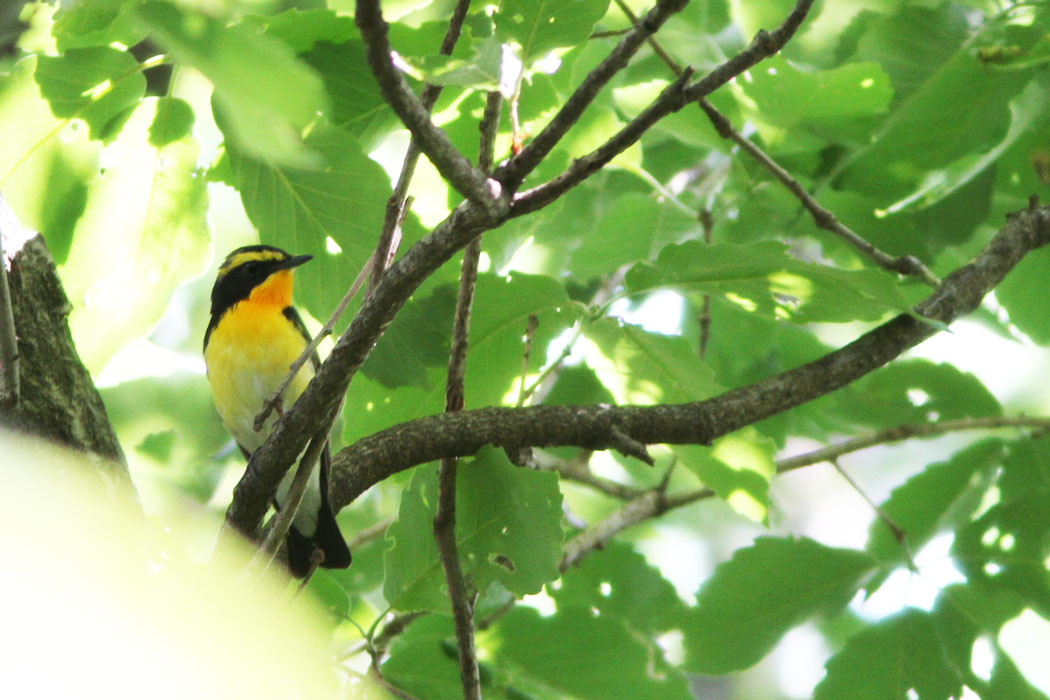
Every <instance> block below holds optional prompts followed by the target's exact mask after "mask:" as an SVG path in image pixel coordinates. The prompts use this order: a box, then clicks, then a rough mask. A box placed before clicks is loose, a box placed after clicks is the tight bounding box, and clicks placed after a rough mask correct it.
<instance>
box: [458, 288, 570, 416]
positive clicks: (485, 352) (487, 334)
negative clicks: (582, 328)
mask: <svg viewBox="0 0 1050 700" xmlns="http://www.w3.org/2000/svg"><path fill="white" fill-rule="evenodd" d="M580 313H581V309H580V306H579V305H578V304H575V303H574V302H572V301H571V300H570V299H569V295H568V294H567V293H566V292H565V288H564V287H563V286H562V285H561V284H560V283H558V282H557V281H556V280H553V279H551V278H549V277H543V276H540V275H524V274H519V273H513V274H511V275H508V276H507V277H499V276H497V275H492V274H482V275H478V282H477V286H476V288H475V290H474V312H473V314H472V316H471V319H470V353H469V355H468V358H467V376H466V380H465V390H466V401H467V406H468V407H480V406H492V405H499V404H501V403H503V402H504V396H505V395H507V393H508V391H510V392H511V393H512V396H513V399H516V398H517V389H518V387H519V385H520V380H521V370H522V358H523V357H524V353H525V342H524V336H525V332H526V330H527V328H528V327H529V325H530V321H529V319H530V316H534V317H535V318H536V320H537V324H536V327H535V329H533V331H532V349H531V352H530V354H529V368H528V371H529V373H530V374H534V373H536V372H538V371H539V370H540V368H542V367H543V366H544V365H545V364H546V361H547V357H546V348H547V346H548V345H549V344H550V342H551V341H552V340H553V339H554V338H555V337H556V336H557V335H558V334H560V333H561V332H563V331H564V330H565V329H566V328H569V327H570V326H571V325H572V324H573V323H574V322H575V321H576V319H577V318H579V315H580ZM449 323H450V324H451V320H450V321H449ZM449 328H451V325H450V326H449ZM528 383H531V380H529V382H528ZM442 392H444V388H442ZM512 402H513V401H512Z"/></svg>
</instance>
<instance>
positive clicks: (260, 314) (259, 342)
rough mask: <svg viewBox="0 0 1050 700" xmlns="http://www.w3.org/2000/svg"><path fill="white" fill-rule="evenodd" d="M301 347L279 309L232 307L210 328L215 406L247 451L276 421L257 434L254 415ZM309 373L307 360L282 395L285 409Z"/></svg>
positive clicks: (247, 304) (250, 303)
mask: <svg viewBox="0 0 1050 700" xmlns="http://www.w3.org/2000/svg"><path fill="white" fill-rule="evenodd" d="M305 347H306V340H305V339H304V338H303V336H302V335H301V334H300V332H299V331H298V330H297V329H296V327H295V326H294V325H293V324H292V322H291V321H289V320H288V318H287V317H286V316H285V315H284V313H283V312H282V309H281V307H279V306H277V305H275V304H269V303H257V302H256V301H254V300H250V299H249V300H245V301H242V302H240V303H238V304H236V305H235V306H233V307H232V308H230V309H229V310H228V311H227V312H226V313H225V314H223V316H222V318H221V319H220V320H219V323H218V325H216V326H215V328H213V329H212V332H211V336H210V337H209V339H208V347H207V348H205V350H204V361H205V363H207V366H208V381H209V382H210V383H211V390H212V395H213V396H214V398H215V407H216V409H218V411H219V416H220V417H221V418H222V422H223V423H224V424H225V425H226V428H227V430H229V431H230V432H231V433H233V436H234V438H235V439H236V440H237V444H239V445H240V446H241V447H243V448H244V449H246V450H248V452H254V451H255V450H256V449H257V448H258V447H259V446H260V445H261V444H262V443H263V441H264V440H265V439H266V436H267V435H269V433H270V430H271V429H272V427H273V422H274V420H276V415H275V414H270V417H269V418H268V419H267V421H266V424H265V425H264V426H263V428H262V430H260V431H258V432H256V430H255V429H254V422H255V416H256V415H258V413H259V411H260V410H261V409H262V406H263V402H264V401H265V400H266V399H267V398H269V397H270V395H271V394H273V392H274V391H275V390H276V389H277V387H278V386H279V385H280V383H281V381H282V380H283V379H284V377H285V375H286V374H287V373H288V369H289V367H290V366H291V364H292V362H294V361H295V359H296V358H297V357H299V355H300V353H302V351H303V348H305ZM313 375H314V370H313V367H312V366H311V365H310V363H309V362H307V363H306V364H305V365H304V366H303V368H302V369H301V370H299V372H298V374H296V377H295V379H294V380H293V381H292V383H291V384H290V385H289V387H288V390H287V391H286V392H285V394H284V401H283V403H284V405H285V406H291V405H292V404H293V403H295V400H296V399H297V398H299V395H300V394H301V393H302V392H303V390H304V389H306V385H307V384H308V383H309V381H310V379H311V378H312V377H313Z"/></svg>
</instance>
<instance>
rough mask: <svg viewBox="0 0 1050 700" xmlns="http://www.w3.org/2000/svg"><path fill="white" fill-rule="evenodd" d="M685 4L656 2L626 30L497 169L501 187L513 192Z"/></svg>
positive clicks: (680, 1)
mask: <svg viewBox="0 0 1050 700" xmlns="http://www.w3.org/2000/svg"><path fill="white" fill-rule="evenodd" d="M686 3H687V0H658V1H657V3H656V5H655V6H654V7H653V9H652V10H650V11H649V13H648V14H646V16H645V18H644V19H643V20H642V22H641V23H640V24H639V25H638V26H636V27H635V28H634V29H632V30H631V31H629V32H628V33H627V34H626V35H625V36H624V37H623V39H621V40H620V42H619V43H618V44H617V45H616V48H614V49H613V50H612V51H610V52H609V55H608V56H606V57H605V59H604V60H603V61H602V62H601V63H599V64H598V66H597V67H596V68H595V69H594V70H592V71H591V72H590V73H588V74H587V77H586V78H584V80H583V82H581V83H580V85H579V87H577V88H576V91H575V92H573V93H572V95H570V96H569V99H567V100H566V101H565V104H564V105H562V108H561V109H560V110H559V111H558V113H557V114H555V115H554V118H553V119H552V120H551V121H550V123H549V124H547V126H546V127H544V128H543V130H542V131H541V132H540V133H539V134H537V135H536V137H535V138H533V139H532V140H531V141H530V142H529V144H528V145H527V146H525V147H524V148H523V149H522V150H521V152H520V153H518V154H517V155H515V156H513V157H512V158H511V159H510V160H509V161H507V163H506V164H504V165H503V166H501V167H500V168H498V169H497V170H496V172H495V174H494V177H495V178H496V179H497V180H499V181H500V182H502V183H503V185H504V187H506V188H508V189H510V190H515V189H517V187H518V185H520V184H521V182H522V180H524V179H525V177H526V176H527V175H528V174H529V173H531V172H532V171H533V170H534V169H535V168H536V166H537V165H539V164H540V162H541V161H542V160H543V159H544V158H545V157H546V156H547V154H548V153H550V150H551V149H552V148H554V146H555V144H557V143H558V142H559V141H560V140H561V138H562V137H563V136H564V135H565V134H566V133H567V132H568V131H569V129H570V128H571V127H572V125H573V124H575V123H576V122H577V121H578V120H579V118H580V116H581V115H582V114H583V111H584V110H585V109H586V108H587V106H588V105H590V103H591V102H592V101H593V100H594V98H595V97H596V96H597V95H598V93H599V92H600V91H601V89H602V88H603V87H605V85H606V84H607V83H608V82H609V80H610V79H612V77H613V76H614V75H616V74H617V73H618V72H619V71H620V70H622V69H623V68H624V67H625V66H626V65H627V62H628V61H629V60H630V59H631V57H632V56H633V55H634V54H635V52H636V51H638V48H639V47H640V46H641V45H642V43H643V42H644V41H645V40H646V38H647V37H648V36H650V35H651V34H653V33H654V32H655V31H656V30H657V29H659V28H660V26H661V25H662V24H663V23H664V22H665V21H666V20H667V18H668V17H670V16H671V15H673V14H674V13H676V12H679V11H680V10H681V9H682V8H683V7H685V6H686ZM632 143H633V141H632ZM628 145H630V144H628ZM624 148H626V146H625V147H624ZM621 150H622V149H621Z"/></svg>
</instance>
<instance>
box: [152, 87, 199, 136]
mask: <svg viewBox="0 0 1050 700" xmlns="http://www.w3.org/2000/svg"><path fill="white" fill-rule="evenodd" d="M193 118H194V117H193V108H192V107H190V105H189V104H188V103H187V102H186V101H184V100H180V99H179V98H177V97H161V98H160V99H159V100H158V101H157V116H156V117H155V118H154V119H153V124H151V125H150V128H149V142H150V145H152V146H155V147H157V148H162V147H163V146H167V145H168V144H169V143H171V142H173V141H178V140H179V139H181V138H185V137H186V136H189V135H190V132H191V130H192V129H193Z"/></svg>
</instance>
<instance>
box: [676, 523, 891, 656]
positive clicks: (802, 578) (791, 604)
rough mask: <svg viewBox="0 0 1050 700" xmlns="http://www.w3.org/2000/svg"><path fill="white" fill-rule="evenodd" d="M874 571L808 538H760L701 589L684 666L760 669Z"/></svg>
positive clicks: (856, 556)
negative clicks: (786, 639)
mask: <svg viewBox="0 0 1050 700" xmlns="http://www.w3.org/2000/svg"><path fill="white" fill-rule="evenodd" d="M874 564H875V562H874V560H873V559H872V558H871V557H869V556H868V555H867V554H865V553H863V552H858V551H855V550H851V549H832V548H830V547H825V546H823V545H821V544H818V543H817V542H814V541H813V540H810V539H806V538H774V537H759V538H758V539H756V540H755V542H754V544H753V545H752V546H750V547H746V548H744V549H740V550H738V551H737V552H736V553H735V554H734V555H733V558H732V559H730V560H729V561H727V562H725V563H723V564H721V565H719V566H718V568H717V569H715V572H714V574H712V575H711V578H709V579H708V580H707V582H706V583H705V584H704V586H703V587H702V588H701V589H700V592H699V594H698V595H697V602H696V608H695V609H694V610H692V611H691V613H690V615H689V616H688V618H686V621H685V624H684V625H683V630H682V631H683V632H684V633H685V649H686V661H685V667H686V668H688V669H689V670H690V671H692V672H694V673H705V674H717V673H728V672H730V671H737V670H740V669H743V668H747V667H748V666H751V665H753V664H754V663H756V662H757V661H758V660H759V659H761V658H762V657H763V656H765V654H766V653H768V652H769V651H770V650H771V649H772V648H773V646H774V645H775V644H776V643H777V641H779V640H780V638H781V637H782V636H783V635H784V634H785V633H786V632H787V631H788V630H790V629H791V628H793V627H795V626H796V625H799V624H801V623H802V622H805V621H806V620H807V619H809V618H810V617H812V616H814V615H817V614H820V613H822V612H832V611H835V610H837V609H839V608H841V607H842V606H844V605H845V604H846V603H847V602H848V601H849V599H850V598H851V597H853V595H854V593H856V592H857V589H858V588H859V587H860V585H861V579H862V578H863V577H864V576H865V575H867V574H869V573H870V572H871V571H872V569H873V567H874Z"/></svg>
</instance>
